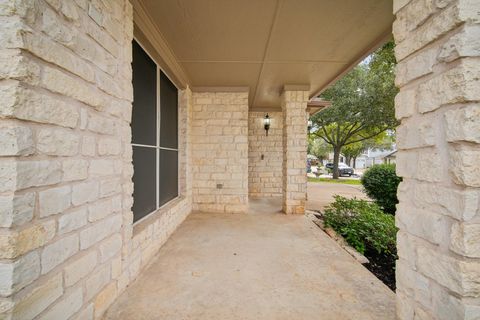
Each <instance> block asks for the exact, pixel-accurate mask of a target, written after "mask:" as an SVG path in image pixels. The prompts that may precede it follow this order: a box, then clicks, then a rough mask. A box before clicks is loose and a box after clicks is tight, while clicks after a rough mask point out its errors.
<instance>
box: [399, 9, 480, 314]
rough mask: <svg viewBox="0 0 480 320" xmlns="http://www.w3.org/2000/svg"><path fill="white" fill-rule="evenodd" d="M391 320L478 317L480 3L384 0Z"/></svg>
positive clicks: (479, 305)
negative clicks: (394, 244) (390, 40)
mask: <svg viewBox="0 0 480 320" xmlns="http://www.w3.org/2000/svg"><path fill="white" fill-rule="evenodd" d="M394 11H395V12H396V21H395V23H394V25H393V30H394V36H395V41H396V44H397V45H396V49H395V52H396V56H397V60H398V61H399V63H398V68H397V76H396V83H397V85H398V87H399V88H400V93H399V94H398V96H397V97H396V101H395V102H396V115H397V118H398V119H400V120H401V125H400V126H399V127H398V131H397V144H398V149H399V151H398V155H397V173H398V174H399V175H400V176H402V177H403V182H402V183H401V185H400V187H399V191H398V197H399V199H400V204H399V205H398V210H397V215H396V221H397V226H398V227H399V228H400V231H399V232H398V255H399V260H398V262H397V316H398V319H402V320H410V319H437V320H442V319H445V320H447V319H479V317H480V212H479V199H480V106H479V104H478V101H479V100H480V81H479V79H480V45H479V39H480V2H479V1H477V0H452V1H425V0H411V1H405V0H396V1H394Z"/></svg>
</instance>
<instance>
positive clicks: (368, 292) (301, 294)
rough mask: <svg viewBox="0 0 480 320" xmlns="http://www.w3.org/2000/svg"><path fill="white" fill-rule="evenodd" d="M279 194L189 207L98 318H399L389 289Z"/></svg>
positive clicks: (251, 319)
mask: <svg viewBox="0 0 480 320" xmlns="http://www.w3.org/2000/svg"><path fill="white" fill-rule="evenodd" d="M280 209H281V202H280V201H279V200H265V199H263V200H252V201H250V209H249V211H248V213H247V214H233V215H232V214H228V215H226V214H221V213H220V214H219V213H206V212H202V213H192V214H191V215H189V216H188V217H187V219H186V220H185V221H184V222H183V223H182V224H181V225H180V227H179V228H178V229H177V230H176V231H175V232H174V234H173V235H172V236H171V237H170V239H169V240H168V241H167V242H166V244H165V245H164V246H163V247H162V248H161V249H160V251H159V253H158V254H157V255H156V256H155V257H154V258H153V259H152V262H151V263H150V264H149V266H148V267H147V268H146V269H145V270H144V271H143V272H142V274H141V275H140V276H139V278H138V279H137V280H136V281H135V282H134V283H133V284H132V285H130V286H129V287H128V288H127V289H126V291H125V292H124V293H123V294H122V295H121V296H120V297H119V298H118V299H117V300H116V301H115V302H114V304H113V305H112V307H111V308H110V309H109V310H108V311H107V313H106V315H105V318H104V319H109V320H116V319H211V320H215V319H222V320H227V319H229V320H230V319H242V320H255V319H278V320H280V319H285V320H287V319H304V320H308V319H311V320H316V319H352V320H358V319H364V320H367V319H371V320H374V319H378V320H380V319H381V320H389V319H392V320H393V319H395V294H394V292H392V291H391V290H390V289H389V288H388V287H386V286H385V285H384V284H383V283H382V282H381V281H380V280H378V279H377V278H376V277H375V276H374V275H373V274H371V273H370V272H369V271H368V270H367V269H366V268H364V267H363V266H362V265H361V264H360V263H359V262H357V261H356V260H355V259H353V258H352V257H351V256H350V255H349V254H348V253H347V252H346V251H344V250H343V249H342V248H341V247H340V246H339V245H338V244H337V243H335V242H334V241H333V240H332V239H331V238H330V237H329V236H327V235H326V234H325V233H324V232H323V231H322V230H321V229H319V228H318V226H316V225H315V224H314V223H313V222H312V221H311V220H309V218H308V217H306V216H303V215H284V214H282V213H281V210H280Z"/></svg>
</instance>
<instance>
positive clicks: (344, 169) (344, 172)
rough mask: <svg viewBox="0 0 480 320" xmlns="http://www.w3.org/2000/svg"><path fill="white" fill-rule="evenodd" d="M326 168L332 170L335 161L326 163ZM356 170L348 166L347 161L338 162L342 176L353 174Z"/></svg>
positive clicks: (339, 172)
mask: <svg viewBox="0 0 480 320" xmlns="http://www.w3.org/2000/svg"><path fill="white" fill-rule="evenodd" d="M325 168H327V169H330V170H333V163H331V162H330V163H327V164H326V165H325ZM354 173H355V172H354V171H353V169H352V168H350V167H349V166H347V165H346V164H345V163H343V162H340V163H339V164H338V174H339V175H341V176H349V177H350V176H352V175H353V174H354Z"/></svg>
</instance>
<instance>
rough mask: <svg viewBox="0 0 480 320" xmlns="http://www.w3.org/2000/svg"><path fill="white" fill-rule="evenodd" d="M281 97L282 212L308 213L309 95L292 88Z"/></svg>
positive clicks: (286, 90) (306, 92)
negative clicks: (282, 153) (306, 204)
mask: <svg viewBox="0 0 480 320" xmlns="http://www.w3.org/2000/svg"><path fill="white" fill-rule="evenodd" d="M287 87H288V86H286V89H285V90H284V92H283V93H282V97H281V101H282V111H283V152H284V156H283V177H284V178H283V212H285V213H286V214H303V213H305V203H306V200H307V171H306V166H307V163H306V162H307V121H308V113H307V102H308V100H309V96H308V94H309V92H308V90H307V91H303V90H297V89H296V88H293V89H292V90H289V89H288V88H287Z"/></svg>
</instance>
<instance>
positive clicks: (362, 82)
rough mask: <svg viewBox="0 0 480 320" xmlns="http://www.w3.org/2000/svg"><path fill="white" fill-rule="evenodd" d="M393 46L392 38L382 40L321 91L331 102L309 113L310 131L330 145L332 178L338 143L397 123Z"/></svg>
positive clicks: (359, 139) (335, 174)
mask: <svg viewBox="0 0 480 320" xmlns="http://www.w3.org/2000/svg"><path fill="white" fill-rule="evenodd" d="M393 48H394V44H393V42H389V43H387V44H385V45H384V46H383V47H382V48H381V49H379V50H377V51H376V52H374V53H373V54H372V55H371V56H370V59H369V60H368V62H366V63H361V64H359V65H358V66H356V67H355V68H354V69H352V70H351V71H350V72H349V73H347V74H346V75H345V76H344V77H343V78H342V79H340V80H339V81H337V82H336V83H335V84H334V85H333V86H332V87H330V88H328V89H327V90H325V91H324V92H323V93H322V95H321V96H322V98H323V99H325V100H330V101H332V106H331V107H330V108H327V109H325V110H323V111H321V112H319V113H318V114H316V115H315V116H314V117H312V121H313V128H314V129H313V130H312V131H313V134H315V135H316V136H318V137H320V138H321V139H323V140H324V141H325V142H326V143H328V144H330V145H331V146H332V149H333V153H334V157H333V162H334V170H333V178H334V179H337V178H338V160H339V157H340V152H341V150H342V147H344V146H348V145H351V144H356V143H359V142H363V141H365V140H369V139H372V138H374V137H375V136H377V135H379V134H380V133H382V132H385V131H386V130H388V129H393V128H395V127H396V126H397V124H398V123H397V120H396V119H395V107H394V98H395V95H396V93H397V88H396V87H395V84H394V78H395V75H394V68H395V64H396V62H395V57H394V54H393Z"/></svg>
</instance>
